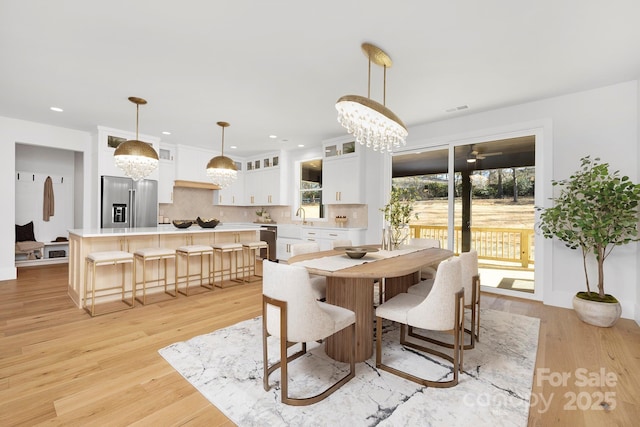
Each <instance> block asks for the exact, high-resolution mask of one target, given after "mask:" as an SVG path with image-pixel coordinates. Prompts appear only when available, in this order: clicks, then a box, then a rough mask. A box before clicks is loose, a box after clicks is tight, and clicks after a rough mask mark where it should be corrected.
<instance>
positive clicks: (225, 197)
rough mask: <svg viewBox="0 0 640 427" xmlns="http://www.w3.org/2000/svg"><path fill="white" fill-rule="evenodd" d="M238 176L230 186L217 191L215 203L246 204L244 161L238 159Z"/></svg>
mask: <svg viewBox="0 0 640 427" xmlns="http://www.w3.org/2000/svg"><path fill="white" fill-rule="evenodd" d="M235 163H236V168H237V169H238V177H237V178H236V180H235V181H233V182H232V183H231V184H230V185H229V186H228V187H225V188H221V189H220V190H217V191H216V194H215V196H214V204H216V205H220V206H243V205H244V184H245V183H244V181H245V180H244V171H243V170H242V166H243V162H242V161H236V162H235Z"/></svg>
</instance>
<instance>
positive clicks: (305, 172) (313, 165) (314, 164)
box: [299, 159, 324, 218]
mask: <svg viewBox="0 0 640 427" xmlns="http://www.w3.org/2000/svg"><path fill="white" fill-rule="evenodd" d="M299 188H300V207H302V208H303V209H304V211H305V215H306V217H307V218H324V205H323V204H322V159H314V160H308V161H306V162H302V163H301V164H300V187H299Z"/></svg>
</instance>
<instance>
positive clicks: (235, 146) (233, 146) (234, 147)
mask: <svg viewBox="0 0 640 427" xmlns="http://www.w3.org/2000/svg"><path fill="white" fill-rule="evenodd" d="M229 148H233V149H234V150H235V149H236V148H238V146H237V145H232V146H231V147H229Z"/></svg>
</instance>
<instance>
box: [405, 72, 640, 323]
mask: <svg viewBox="0 0 640 427" xmlns="http://www.w3.org/2000/svg"><path fill="white" fill-rule="evenodd" d="M638 98H639V92H638V84H637V81H631V82H626V83H621V84H617V85H612V86H607V87H604V88H599V89H594V90H589V91H584V92H579V93H575V94H571V95H565V96H560V97H556V98H549V99H545V100H541V101H536V102H531V103H527V104H521V105H517V106H513V107H508V108H501V109H498V110H493V111H489V112H484V113H478V114H472V115H468V116H463V117H460V118H456V119H451V120H446V121H441V122H436V123H430V124H426V125H423V126H418V127H413V128H411V129H409V140H408V143H407V144H408V146H409V147H414V148H417V147H421V146H425V145H430V144H431V145H437V144H442V143H447V142H452V141H459V140H462V139H464V138H468V139H473V138H480V137H482V135H493V134H499V133H508V132H515V131H517V130H519V129H523V128H526V127H529V126H530V127H532V128H538V129H540V128H541V129H542V135H543V139H544V141H543V145H544V147H543V148H542V149H543V151H544V154H543V156H542V157H538V156H537V161H536V169H537V171H536V173H538V172H540V173H541V174H542V175H541V176H542V177H543V179H544V182H543V181H540V180H539V179H538V177H536V182H537V183H539V182H542V185H540V186H539V187H537V188H536V192H537V193H540V192H541V193H542V194H537V195H536V196H537V197H536V200H541V201H542V202H543V204H544V205H546V206H549V205H550V202H549V201H548V198H549V197H550V196H551V186H550V185H549V181H550V180H551V179H563V178H567V177H569V175H570V174H571V173H572V172H573V171H575V170H576V169H577V168H578V167H579V159H580V158H581V157H583V156H585V155H592V156H596V157H600V158H601V159H602V160H603V161H606V162H609V163H610V164H611V166H612V167H613V169H620V170H621V171H622V172H623V173H624V174H626V175H628V176H629V177H630V178H631V179H632V180H634V181H636V182H637V181H638V174H639V173H640V170H639V166H638V163H639V153H638V142H639V139H638V135H639V130H638V126H639V125H638V122H639V121H640V118H639V116H638ZM540 252H543V253H544V255H543V263H542V265H537V266H536V286H542V287H543V298H544V302H545V303H546V304H551V305H556V306H562V307H570V306H571V298H572V297H573V295H574V294H575V292H577V291H579V290H583V289H584V287H585V286H584V279H583V276H582V258H581V255H580V254H579V253H578V252H575V251H571V250H569V249H567V248H566V247H565V246H564V245H563V244H561V243H558V242H555V241H552V240H547V239H539V238H537V240H536V255H539V254H540ZM639 262H640V261H639V260H638V245H637V244H631V245H627V246H626V247H620V248H616V249H615V251H614V252H613V254H612V255H611V256H610V258H608V260H607V263H606V264H605V280H606V282H605V286H606V287H605V290H606V291H607V292H608V293H611V294H613V295H615V296H616V297H617V298H618V299H619V300H620V302H621V304H622V308H623V317H626V318H637V317H638V314H637V311H638V310H637V308H636V307H637V306H638V305H639V304H638V301H639V298H640V297H639V296H638V290H637V289H638V271H639V270H638V268H639V267H638V263H639ZM541 270H542V274H539V273H540V271H541ZM592 273H593V274H595V271H594V272H592Z"/></svg>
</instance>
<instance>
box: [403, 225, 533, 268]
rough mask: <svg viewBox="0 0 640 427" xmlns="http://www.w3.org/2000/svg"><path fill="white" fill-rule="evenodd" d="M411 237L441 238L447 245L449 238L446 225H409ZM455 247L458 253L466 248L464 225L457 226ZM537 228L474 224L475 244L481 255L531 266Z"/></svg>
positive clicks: (472, 239) (473, 241)
mask: <svg viewBox="0 0 640 427" xmlns="http://www.w3.org/2000/svg"><path fill="white" fill-rule="evenodd" d="M409 229H410V236H411V237H420V238H426V239H437V240H439V241H440V246H441V247H443V248H446V247H447V241H448V239H449V235H448V231H447V227H446V226H444V225H443V226H437V225H414V224H411V225H409ZM454 230H455V235H454V239H453V247H454V251H455V253H456V254H459V253H460V252H461V250H462V228H461V227H455V228H454ZM533 233H534V231H533V230H528V229H523V228H489V227H471V247H472V248H474V249H475V250H477V251H478V258H480V259H485V260H492V261H506V262H515V263H519V264H520V266H522V267H523V268H528V267H529V265H530V264H533V263H534V239H533Z"/></svg>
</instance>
